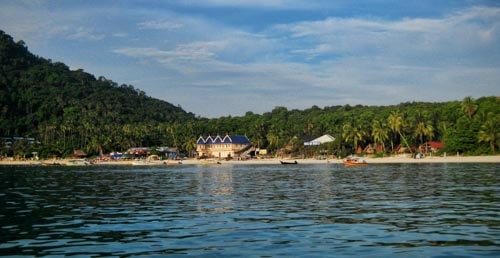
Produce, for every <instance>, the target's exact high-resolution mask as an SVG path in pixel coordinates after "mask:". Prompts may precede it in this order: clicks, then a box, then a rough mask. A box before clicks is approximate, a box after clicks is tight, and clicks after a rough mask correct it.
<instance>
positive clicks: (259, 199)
mask: <svg viewBox="0 0 500 258" xmlns="http://www.w3.org/2000/svg"><path fill="white" fill-rule="evenodd" d="M0 205H1V211H0V255H1V256H36V257H44V256H46V257H53V256H73V257H129V256H130V257H166V256H168V257H179V256H181V257H184V256H192V257H500V216H499V213H500V164H498V163H495V164H454V163H448V164H446V163H444V164H370V165H368V166H363V167H344V166H343V165H341V164H315V165H305V164H297V165H280V164H276V165H244V164H242V165H239V164H238V165H224V164H223V165H214V166H201V165H180V166H164V167H148V166H146V167H136V166H113V165H102V166H84V167H42V166H0Z"/></svg>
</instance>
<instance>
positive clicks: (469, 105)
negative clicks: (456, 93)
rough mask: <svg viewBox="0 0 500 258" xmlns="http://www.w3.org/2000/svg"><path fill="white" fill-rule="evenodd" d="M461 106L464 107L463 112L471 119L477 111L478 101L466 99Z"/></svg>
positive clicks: (470, 98)
mask: <svg viewBox="0 0 500 258" xmlns="http://www.w3.org/2000/svg"><path fill="white" fill-rule="evenodd" d="M461 106H462V111H463V112H464V113H465V114H467V117H468V118H471V117H472V115H474V113H475V112H476V110H477V104H476V101H475V100H474V99H473V98H472V97H470V96H468V97H465V98H464V100H463V101H462V103H461Z"/></svg>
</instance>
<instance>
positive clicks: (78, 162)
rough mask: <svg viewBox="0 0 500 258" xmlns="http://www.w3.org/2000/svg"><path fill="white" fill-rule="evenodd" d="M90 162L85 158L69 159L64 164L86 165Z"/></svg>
mask: <svg viewBox="0 0 500 258" xmlns="http://www.w3.org/2000/svg"><path fill="white" fill-rule="evenodd" d="M90 164H91V163H90V162H89V161H87V160H85V159H70V160H68V161H66V163H65V165H66V166H87V165H90Z"/></svg>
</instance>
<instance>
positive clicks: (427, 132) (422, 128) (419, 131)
mask: <svg viewBox="0 0 500 258" xmlns="http://www.w3.org/2000/svg"><path fill="white" fill-rule="evenodd" d="M425 136H426V137H428V138H429V140H431V139H432V137H434V127H433V126H432V125H431V124H425V123H424V122H418V123H417V127H416V128H415V132H414V133H413V137H415V138H417V137H418V139H420V144H423V143H424V137H425Z"/></svg>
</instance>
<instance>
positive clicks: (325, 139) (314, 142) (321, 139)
mask: <svg viewBox="0 0 500 258" xmlns="http://www.w3.org/2000/svg"><path fill="white" fill-rule="evenodd" d="M333 141H335V137H333V136H331V135H329V134H325V135H323V136H321V137H318V138H316V139H314V140H312V141H309V142H304V146H315V145H321V144H323V143H327V142H333Z"/></svg>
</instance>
